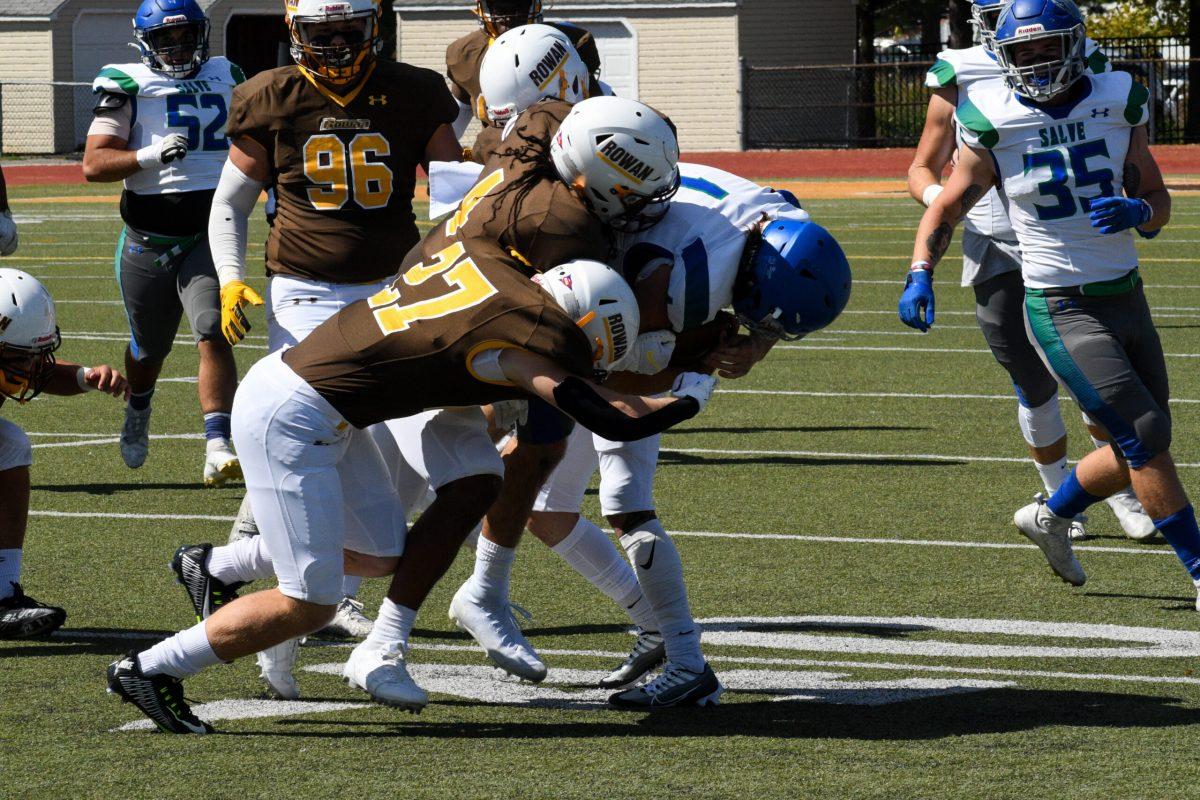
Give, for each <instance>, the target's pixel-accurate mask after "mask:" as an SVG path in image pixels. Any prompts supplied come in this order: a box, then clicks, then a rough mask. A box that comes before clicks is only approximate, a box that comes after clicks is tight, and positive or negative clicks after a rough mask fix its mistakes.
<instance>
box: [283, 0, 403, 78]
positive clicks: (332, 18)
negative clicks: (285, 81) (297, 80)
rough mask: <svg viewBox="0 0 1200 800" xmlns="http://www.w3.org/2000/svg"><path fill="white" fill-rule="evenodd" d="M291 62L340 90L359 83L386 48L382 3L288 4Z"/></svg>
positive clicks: (303, 0)
mask: <svg viewBox="0 0 1200 800" xmlns="http://www.w3.org/2000/svg"><path fill="white" fill-rule="evenodd" d="M285 8H286V19H287V26H288V33H289V36H290V37H291V48H290V52H291V55H292V59H293V60H294V61H295V62H296V63H297V64H299V65H300V66H301V67H304V69H306V70H308V71H309V72H311V73H313V74H314V75H316V76H318V77H319V78H321V79H322V80H324V81H326V82H328V83H331V84H334V85H337V86H340V85H343V84H348V83H352V82H353V81H355V80H357V79H358V77H359V76H360V75H361V74H362V73H363V71H364V70H365V69H367V67H369V66H370V65H371V64H372V63H373V62H374V60H375V57H376V55H378V53H379V51H380V50H381V49H382V47H383V35H382V33H381V32H380V24H381V20H382V14H381V12H380V5H379V0H285Z"/></svg>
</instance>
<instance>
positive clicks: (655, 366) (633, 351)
mask: <svg viewBox="0 0 1200 800" xmlns="http://www.w3.org/2000/svg"><path fill="white" fill-rule="evenodd" d="M674 352H675V334H674V333H672V332H671V331H650V332H649V333H643V334H642V335H641V336H639V337H637V338H636V339H634V340H633V347H631V348H629V353H628V354H627V355H626V356H625V359H624V360H623V361H622V362H621V365H620V368H621V369H623V370H628V371H629V372H639V373H641V374H642V375H657V374H658V373H660V372H662V371H663V370H664V369H666V368H667V365H668V364H669V363H670V362H671V354H672V353H674Z"/></svg>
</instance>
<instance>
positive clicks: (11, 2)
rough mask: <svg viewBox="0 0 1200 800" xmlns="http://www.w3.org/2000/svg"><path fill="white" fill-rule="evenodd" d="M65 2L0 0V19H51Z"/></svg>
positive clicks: (50, 0)
mask: <svg viewBox="0 0 1200 800" xmlns="http://www.w3.org/2000/svg"><path fill="white" fill-rule="evenodd" d="M66 2H67V0H0V17H33V18H37V17H51V16H53V15H54V12H55V11H57V10H58V9H59V7H61V6H63V5H65V4H66Z"/></svg>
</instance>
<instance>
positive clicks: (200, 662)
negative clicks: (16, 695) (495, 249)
mask: <svg viewBox="0 0 1200 800" xmlns="http://www.w3.org/2000/svg"><path fill="white" fill-rule="evenodd" d="M515 193H516V192H513V194H515ZM575 202H576V203H577V204H580V205H582V204H581V203H579V201H578V200H575ZM484 213H486V212H484V211H481V210H480V209H478V208H476V209H475V214H474V215H472V214H471V209H469V208H467V207H466V205H464V207H463V209H462V210H460V212H459V214H458V215H456V217H455V218H453V219H451V220H450V221H448V222H447V223H446V225H447V226H450V227H449V230H456V229H457V228H460V227H461V228H468V227H469V226H470V225H471V221H470V219H469V218H470V217H472V216H483V214H484ZM430 238H431V239H439V238H441V239H442V241H443V242H446V241H448V242H449V243H448V244H447V245H446V246H445V247H443V248H442V249H441V250H440V251H438V252H437V253H436V254H434V256H433V257H432V258H428V257H426V256H425V254H424V253H422V252H419V251H414V253H413V254H412V255H411V256H410V258H409V259H408V260H407V261H406V263H405V268H404V269H403V271H402V272H401V274H400V275H398V276H397V277H396V279H395V281H394V282H393V283H392V285H391V286H389V287H388V288H387V289H385V290H383V291H381V292H379V293H378V294H377V295H375V296H374V297H371V298H369V299H367V300H362V301H359V302H357V303H354V304H352V305H350V306H348V307H347V308H345V309H343V310H342V311H340V312H338V313H337V314H335V315H334V316H333V317H331V318H330V319H328V320H326V321H325V322H324V323H322V325H320V326H319V327H318V328H317V329H316V330H315V331H313V333H312V334H311V335H310V336H309V337H308V338H306V339H305V340H304V341H302V342H300V343H299V344H298V345H297V346H296V347H294V348H291V349H289V350H287V351H285V352H283V353H275V354H272V355H271V356H268V357H267V358H266V359H264V360H262V361H260V362H259V363H258V364H256V365H255V366H254V367H253V368H252V369H251V370H250V372H249V374H247V376H246V379H245V381H243V384H242V387H243V388H242V389H241V390H240V392H239V394H238V397H237V400H236V401H235V412H234V431H235V432H234V437H235V442H236V444H237V445H238V448H239V450H240V451H241V452H242V453H243V464H244V467H243V469H244V472H245V474H246V481H247V486H248V487H249V490H250V492H251V494H252V495H253V497H254V507H255V509H257V511H258V513H259V523H260V525H261V528H262V534H261V536H257V537H252V538H250V539H243V540H241V541H240V542H238V543H236V544H234V545H230V546H227V547H226V548H223V549H224V550H230V549H235V548H236V549H239V550H240V551H241V552H240V553H239V556H240V557H239V558H238V559H235V560H236V561H238V562H240V563H241V564H243V565H249V566H250V567H251V568H252V569H254V570H255V574H254V575H253V577H260V574H259V572H258V571H259V570H261V568H262V567H266V569H267V570H273V572H274V573H275V574H276V575H277V577H278V578H279V586H278V588H273V589H267V590H264V591H260V592H257V593H254V594H251V595H247V596H245V597H241V598H237V599H236V600H233V601H232V602H226V603H224V604H222V605H221V606H220V607H219V608H218V609H217V610H216V611H215V612H214V613H213V614H212V615H211V616H209V617H208V618H207V619H205V620H203V621H201V622H199V623H197V624H196V625H195V626H193V627H192V628H189V629H187V630H185V631H182V632H181V633H179V634H176V635H175V636H172V637H170V638H169V639H167V640H165V641H163V642H161V643H159V644H157V645H155V646H154V647H151V648H150V649H149V650H146V651H145V652H142V653H130V654H129V655H128V656H126V657H125V658H123V659H120V660H118V661H116V662H114V663H113V664H112V665H110V666H109V669H108V685H109V689H110V690H111V691H112V692H114V693H116V694H118V695H120V696H121V697H122V698H123V699H125V700H127V701H129V702H133V703H134V704H136V705H137V706H138V708H139V709H141V710H142V712H143V713H145V714H146V716H148V717H149V718H150V719H152V720H153V721H154V722H155V723H157V724H158V726H159V727H160V728H162V729H163V730H166V731H169V732H174V733H208V732H210V731H211V730H212V728H211V727H210V726H209V725H208V724H207V723H206V722H203V721H201V720H200V719H198V718H197V717H196V716H195V715H194V714H193V713H192V711H191V709H190V708H189V707H188V705H187V703H186V701H185V700H184V698H183V685H182V679H183V678H186V677H188V676H190V675H193V674H195V673H197V672H199V671H200V670H202V669H204V668H205V667H207V666H211V665H213V664H217V663H220V662H222V661H231V660H233V659H235V658H239V657H242V656H245V655H249V654H250V653H253V652H256V651H259V650H261V649H262V648H264V647H267V646H271V645H274V644H277V643H279V642H281V641H283V640H285V639H287V638H290V637H295V636H300V635H304V634H306V633H308V632H311V631H313V630H315V629H316V628H318V627H320V626H321V625H323V624H325V622H327V621H328V620H329V618H330V617H331V616H332V615H333V613H334V610H335V607H336V603H337V601H338V598H339V597H340V596H341V581H342V576H343V569H347V568H348V569H350V570H354V571H359V572H362V573H363V574H367V575H383V574H387V573H389V572H392V571H393V570H394V575H393V581H392V586H391V588H390V590H389V594H388V598H387V599H386V600H385V601H384V608H383V609H381V611H380V615H379V619H378V621H377V623H376V625H375V627H374V628H373V629H372V631H371V634H370V635H369V636H368V638H367V639H366V641H364V642H363V643H361V644H360V645H359V646H358V647H356V648H355V650H354V652H353V653H352V654H351V656H350V659H349V661H348V662H347V663H346V666H345V668H344V671H343V676H344V677H345V678H346V680H347V682H348V683H349V684H350V685H351V686H354V687H356V688H360V689H363V690H365V691H367V692H368V693H369V694H370V695H371V696H372V697H373V698H375V699H376V700H378V701H380V702H383V703H385V704H388V705H392V706H395V707H399V708H404V709H407V710H410V711H420V710H421V709H422V708H423V707H424V706H425V704H426V702H427V700H428V698H427V696H426V694H425V692H424V691H423V690H422V689H421V688H420V687H419V686H417V685H416V684H415V683H414V682H413V680H412V678H411V677H410V676H409V674H408V671H407V669H406V667H405V663H404V655H405V650H406V649H407V643H406V642H405V641H403V640H402V639H401V638H400V636H401V630H400V628H401V627H402V626H403V625H404V624H405V620H404V619H403V617H402V616H400V615H399V612H400V611H401V606H400V603H399V602H397V601H398V600H400V599H402V598H403V597H404V595H405V594H406V593H407V592H408V591H409V589H410V587H408V586H407V585H406V583H407V578H406V575H407V572H406V571H405V570H404V569H402V567H403V566H404V564H405V563H406V562H412V561H414V560H422V561H423V562H424V563H422V564H421V566H422V567H423V568H424V569H425V570H426V571H430V570H434V569H436V567H438V566H441V565H434V564H432V563H429V560H428V558H427V556H428V555H429V550H428V548H416V549H418V552H416V553H414V549H415V548H414V546H415V545H416V544H417V542H416V541H408V542H406V541H405V524H404V516H405V511H404V508H403V503H402V502H400V499H399V496H398V495H396V494H395V493H393V494H392V495H391V497H390V498H388V497H384V496H383V495H381V496H380V497H379V502H378V503H377V505H376V506H375V507H374V508H373V509H372V512H373V513H374V514H375V515H376V516H377V518H379V519H381V520H386V521H388V522H390V523H391V526H392V527H391V530H386V529H380V528H378V527H377V528H376V529H375V530H374V531H373V535H372V536H370V537H366V538H360V537H358V536H352V532H351V531H350V530H349V529H348V528H347V526H346V525H345V524H344V521H345V520H344V517H343V514H342V500H343V499H344V484H343V482H342V480H341V478H340V476H339V474H338V469H337V467H338V464H339V463H340V462H341V460H342V459H344V458H345V457H346V454H347V452H348V449H347V442H348V438H349V436H350V433H349V432H350V431H351V430H352V429H354V430H361V429H362V428H365V427H367V426H369V425H372V424H378V423H379V422H381V421H383V420H386V419H391V418H395V417H400V416H404V415H409V414H413V413H416V412H419V411H421V410H423V409H426V408H432V407H441V406H448V405H477V404H483V403H490V402H495V401H500V400H505V399H513V398H521V397H538V398H540V399H541V400H542V401H544V402H546V403H550V404H552V405H554V406H556V407H558V408H560V409H562V410H563V411H564V412H566V413H569V414H571V415H572V416H573V417H574V418H576V419H578V420H579V421H580V422H581V423H582V424H584V425H585V426H586V427H588V428H589V429H592V430H596V431H600V432H603V433H604V434H605V435H606V436H612V437H613V438H614V439H617V440H632V439H638V438H642V437H644V436H647V435H653V433H655V432H657V431H661V430H663V429H665V428H667V427H670V426H672V425H675V424H677V423H679V422H682V421H684V420H686V419H690V418H691V417H693V416H695V415H696V414H697V413H699V411H700V410H701V409H702V407H703V405H704V404H705V403H706V402H707V400H708V398H709V397H710V396H711V392H712V389H713V386H714V384H715V380H714V379H713V378H710V377H708V376H703V375H697V374H695V373H689V374H687V375H685V376H682V378H681V380H680V381H679V382H678V383H677V384H676V386H675V389H674V390H673V392H672V394H671V396H670V397H667V398H663V397H657V398H651V397H641V396H635V395H621V394H617V393H614V392H611V391H608V390H606V389H604V388H603V387H601V386H598V385H596V384H595V383H593V382H592V379H593V376H595V375H596V372H597V370H599V371H601V372H603V371H606V370H607V369H610V368H613V367H617V366H619V364H620V361H621V359H623V358H624V357H625V355H626V353H627V352H628V347H629V343H630V341H632V339H633V338H634V337H635V336H636V334H637V301H636V299H635V298H634V296H633V291H632V290H631V289H630V288H629V286H628V285H627V284H626V283H625V282H624V280H623V279H622V278H621V277H620V276H619V275H618V274H617V273H616V272H615V271H613V270H611V269H609V268H608V267H606V266H605V265H603V264H600V263H598V262H594V261H573V262H570V263H568V264H565V265H562V266H560V267H558V268H556V269H553V270H551V271H549V272H548V273H546V274H545V275H542V276H539V277H540V278H541V279H542V280H541V286H540V287H539V286H538V285H536V284H535V283H534V282H533V281H530V280H528V279H526V278H525V276H524V275H522V274H521V273H520V272H519V271H517V270H515V269H513V268H512V265H511V264H510V263H509V262H508V259H505V258H497V257H494V256H493V255H492V254H490V253H489V251H488V248H487V247H486V246H483V247H480V246H477V245H479V244H485V243H484V242H480V241H479V240H476V239H472V238H470V237H469V236H467V235H463V234H447V235H446V236H445V237H440V236H437V235H435V236H432V237H430ZM356 477H357V478H358V479H359V480H366V481H371V482H374V483H375V484H376V485H380V486H384V485H390V483H389V478H388V475H387V473H386V470H385V469H384V468H383V465H382V463H380V464H378V465H376V470H375V472H374V474H369V473H360V474H359V475H358V476H356ZM497 489H498V486H497V485H495V484H494V485H493V487H492V495H493V496H494V493H495V491H496V490H497ZM428 527H430V526H429V525H428V523H427V522H426V518H425V517H422V518H421V519H420V520H418V522H417V523H416V524H415V525H414V527H413V530H412V536H411V538H412V539H413V540H416V539H417V538H418V531H419V530H420V529H422V528H428ZM389 535H390V536H389ZM424 538H425V540H426V541H429V537H428V536H426V537H424ZM401 553H403V555H400V554H401ZM451 558H452V554H451ZM445 563H446V565H448V563H449V561H446V562H445ZM442 569H444V566H443V567H442ZM439 575H440V572H439ZM409 577H410V576H409ZM389 608H390V609H391V610H389ZM404 610H407V611H409V612H410V613H411V614H412V615H413V616H415V613H416V612H415V609H411V608H410V609H404ZM408 624H411V620H409V621H408Z"/></svg>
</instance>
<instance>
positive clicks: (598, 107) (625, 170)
mask: <svg viewBox="0 0 1200 800" xmlns="http://www.w3.org/2000/svg"><path fill="white" fill-rule="evenodd" d="M550 156H551V158H553V159H554V166H555V168H556V169H557V170H558V175H559V177H560V178H562V180H563V181H565V182H566V183H567V185H569V186H571V187H572V188H574V189H575V191H576V192H577V193H578V194H579V196H580V197H581V198H583V201H584V202H585V203H586V204H587V206H588V208H590V209H591V210H592V212H593V213H595V214H596V216H598V217H599V218H600V219H601V220H602V221H603V222H605V223H606V224H607V225H609V226H610V227H612V228H614V229H616V230H620V231H640V230H646V229H647V228H650V227H652V226H654V225H655V224H656V223H657V222H658V221H659V220H661V219H662V218H663V216H664V215H665V214H666V213H667V208H668V204H667V201H668V200H670V199H671V196H672V195H674V194H675V192H676V191H677V190H678V189H679V167H678V163H679V142H678V140H677V139H676V137H675V128H674V126H673V125H671V123H669V122H668V121H667V120H666V119H664V118H663V116H662V115H661V114H659V113H658V112H657V111H655V110H654V109H653V108H651V107H650V106H648V105H646V104H644V103H639V102H637V101H636V100H629V99H626V98H623V97H590V98H588V99H587V100H584V101H583V102H581V103H579V104H577V105H576V106H575V107H574V108H572V109H571V111H570V113H568V114H567V116H566V118H565V119H564V120H563V122H562V125H560V126H559V128H558V132H557V133H556V134H555V135H554V137H553V138H552V139H551V140H550Z"/></svg>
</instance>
